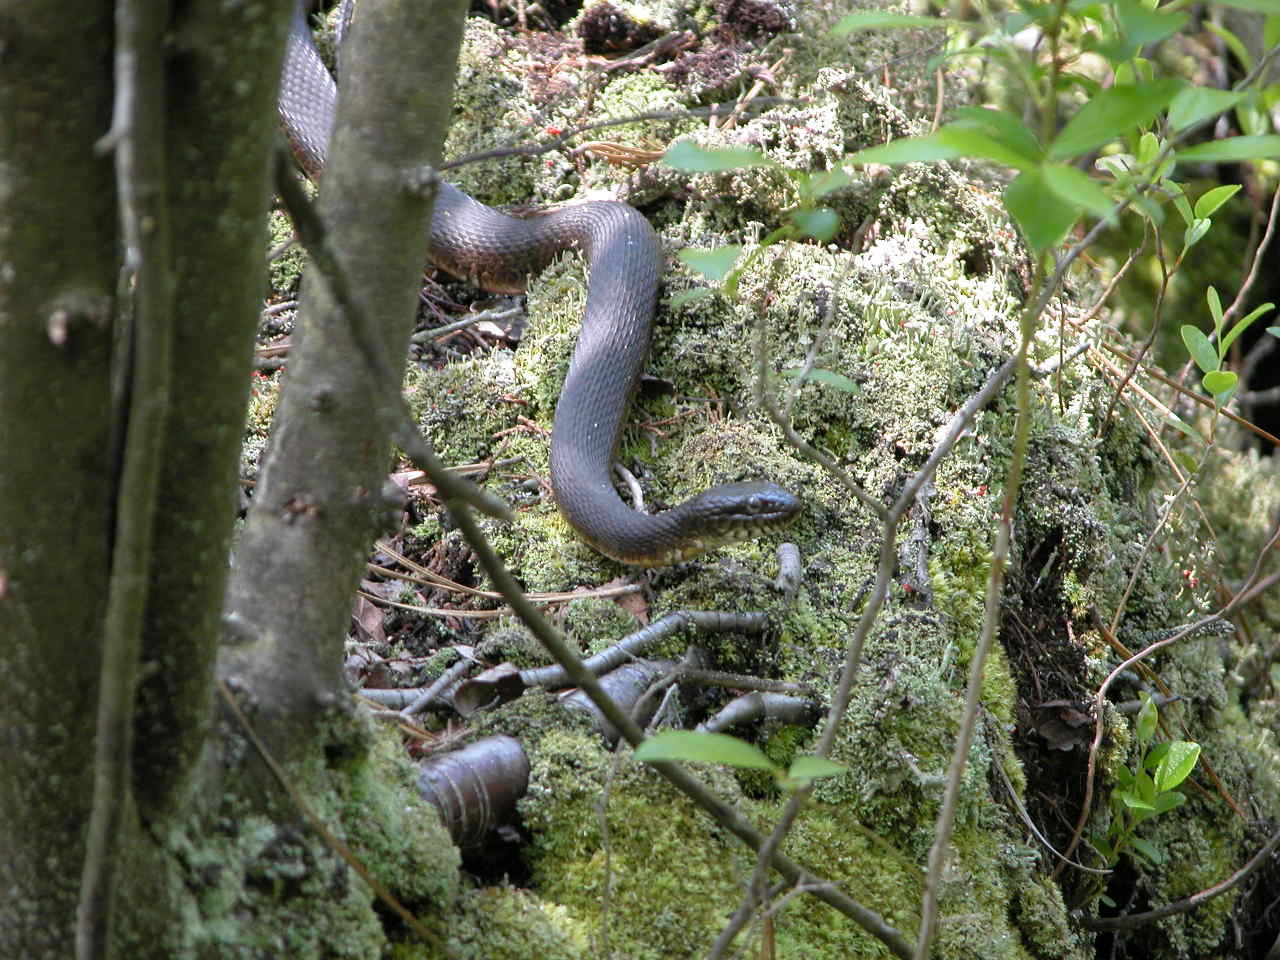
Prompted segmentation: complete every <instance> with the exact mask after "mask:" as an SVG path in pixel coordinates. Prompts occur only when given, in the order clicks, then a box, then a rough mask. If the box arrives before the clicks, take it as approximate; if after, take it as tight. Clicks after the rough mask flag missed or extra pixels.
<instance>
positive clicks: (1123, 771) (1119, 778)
mask: <svg viewBox="0 0 1280 960" xmlns="http://www.w3.org/2000/svg"><path fill="white" fill-rule="evenodd" d="M1116 783H1118V784H1120V786H1122V787H1127V786H1130V785H1131V784H1132V783H1133V771H1132V770H1130V769H1129V768H1128V767H1116Z"/></svg>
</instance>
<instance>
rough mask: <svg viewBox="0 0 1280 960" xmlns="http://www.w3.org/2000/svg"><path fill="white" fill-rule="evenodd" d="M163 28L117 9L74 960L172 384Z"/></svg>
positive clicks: (102, 914)
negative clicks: (123, 405)
mask: <svg viewBox="0 0 1280 960" xmlns="http://www.w3.org/2000/svg"><path fill="white" fill-rule="evenodd" d="M164 30H165V18H164V16H163V13H162V10H161V9H160V8H159V7H158V6H157V5H155V4H149V3H145V2H141V0H122V2H121V3H120V4H119V5H118V6H117V7H116V50H115V83H116V92H115V106H114V110H113V116H112V123H111V132H110V133H109V134H108V136H107V139H106V141H105V142H104V143H103V144H100V147H102V148H108V149H109V148H112V147H113V148H114V149H115V166H116V184H117V188H118V191H119V195H120V201H119V202H120V220H121V223H122V225H123V227H124V241H125V264H126V267H127V268H128V269H131V270H132V271H133V273H134V277H135V282H136V286H135V288H134V297H133V300H134V307H135V310H134V316H133V323H132V330H131V332H130V333H131V335H130V338H129V339H130V341H131V342H130V351H131V365H132V378H131V379H132V395H131V400H130V404H129V410H128V423H127V427H126V436H125V444H124V459H123V467H122V471H121V475H120V484H119V487H118V489H117V490H116V496H115V503H116V506H117V514H116V529H115V532H114V538H113V539H114V544H113V549H112V556H111V580H110V586H109V592H108V595H107V609H106V615H105V618H104V623H103V646H102V667H101V672H100V674H99V678H98V710H97V740H96V743H95V745H94V756H93V805H92V808H91V810H90V814H89V824H88V831H87V835H86V840H85V858H84V864H83V869H82V872H81V877H80V901H79V905H78V907H77V910H76V928H75V931H76V932H75V940H76V957H77V958H78V960H97V958H100V957H104V956H106V955H107V951H108V947H107V944H108V942H109V937H110V927H111V914H112V900H113V890H114V886H115V884H114V882H113V880H114V876H115V872H116V866H117V864H116V860H117V856H118V850H119V838H120V833H121V828H120V824H121V820H122V819H123V813H124V811H123V807H124V805H125V802H126V800H127V799H128V797H129V781H130V776H131V773H132V757H133V720H134V716H133V712H134V697H135V694H136V690H137V678H138V656H139V649H140V644H141V637H142V629H143V622H144V619H145V616H146V610H147V593H148V585H149V578H150V570H151V540H152V527H153V521H154V514H155V505H156V490H157V487H158V486H159V477H160V466H161V459H162V454H163V449H164V436H165V431H164V424H165V421H166V419H167V416H168V411H169V387H170V382H171V379H172V370H171V366H170V358H169V354H170V351H171V346H170V345H171V341H172V336H173V315H172V310H173V284H172V278H171V276H170V267H171V263H170V246H169V241H170V236H169V214H168V207H167V187H166V169H165V137H164V123H165V103H164V91H165V77H164V69H165V61H164V54H163V51H164V43H163V35H164Z"/></svg>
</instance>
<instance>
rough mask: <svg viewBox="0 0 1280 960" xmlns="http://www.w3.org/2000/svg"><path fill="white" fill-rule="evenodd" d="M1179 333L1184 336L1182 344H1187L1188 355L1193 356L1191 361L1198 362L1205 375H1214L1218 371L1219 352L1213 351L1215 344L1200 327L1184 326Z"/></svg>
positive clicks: (1197, 364)
mask: <svg viewBox="0 0 1280 960" xmlns="http://www.w3.org/2000/svg"><path fill="white" fill-rule="evenodd" d="M1179 332H1180V333H1181V334H1182V342H1183V343H1184V344H1186V347H1187V353H1189V354H1191V359H1192V360H1194V361H1195V362H1196V366H1197V367H1199V368H1200V369H1201V370H1203V371H1204V372H1205V373H1212V372H1213V371H1214V370H1217V369H1218V362H1219V361H1218V351H1217V350H1215V349H1213V344H1212V343H1210V342H1209V338H1208V337H1206V336H1205V335H1204V333H1203V331H1201V330H1200V328H1199V327H1193V326H1191V324H1189V323H1187V324H1183V325H1182V329H1181V330H1180V331H1179Z"/></svg>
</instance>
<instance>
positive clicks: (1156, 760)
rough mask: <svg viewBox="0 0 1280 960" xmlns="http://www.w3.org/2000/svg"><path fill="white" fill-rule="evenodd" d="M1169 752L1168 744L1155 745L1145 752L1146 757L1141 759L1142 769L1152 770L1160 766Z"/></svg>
mask: <svg viewBox="0 0 1280 960" xmlns="http://www.w3.org/2000/svg"><path fill="white" fill-rule="evenodd" d="M1168 752H1169V744H1168V743H1157V744H1156V745H1155V746H1154V747H1152V748H1151V749H1150V750H1148V751H1147V755H1146V756H1145V757H1143V758H1142V769H1144V770H1154V769H1155V768H1156V767H1158V766H1160V761H1161V760H1163V759H1164V755H1165V754H1166V753H1168Z"/></svg>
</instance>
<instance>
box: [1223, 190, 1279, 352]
mask: <svg viewBox="0 0 1280 960" xmlns="http://www.w3.org/2000/svg"><path fill="white" fill-rule="evenodd" d="M1278 210H1280V186H1277V187H1276V192H1275V193H1273V194H1272V195H1271V212H1270V213H1269V214H1268V215H1267V229H1266V232H1265V233H1263V235H1262V240H1261V242H1260V243H1259V244H1258V246H1257V249H1255V250H1254V251H1253V257H1252V262H1251V263H1250V264H1249V273H1248V274H1247V275H1246V276H1245V279H1244V283H1242V284H1241V285H1240V290H1239V292H1238V293H1236V298H1235V299H1234V300H1232V301H1231V306H1229V307H1227V309H1226V310H1224V311H1222V328H1223V329H1224V330H1226V329H1230V328H1229V327H1228V326H1227V325H1228V324H1229V323H1230V322H1231V321H1232V320H1234V319H1235V315H1236V314H1237V313H1239V312H1240V310H1242V309H1243V308H1244V298H1245V297H1246V296H1247V295H1248V293H1249V288H1250V287H1252V286H1253V282H1254V281H1255V280H1257V279H1258V268H1259V267H1260V266H1262V255H1263V254H1264V253H1266V252H1267V247H1269V246H1270V245H1271V238H1272V237H1274V236H1275V233H1276V212H1277V211H1278Z"/></svg>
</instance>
